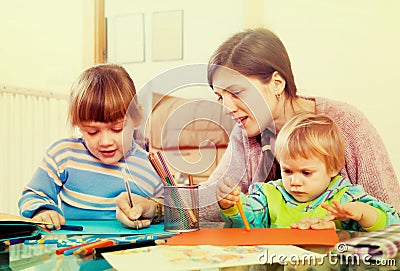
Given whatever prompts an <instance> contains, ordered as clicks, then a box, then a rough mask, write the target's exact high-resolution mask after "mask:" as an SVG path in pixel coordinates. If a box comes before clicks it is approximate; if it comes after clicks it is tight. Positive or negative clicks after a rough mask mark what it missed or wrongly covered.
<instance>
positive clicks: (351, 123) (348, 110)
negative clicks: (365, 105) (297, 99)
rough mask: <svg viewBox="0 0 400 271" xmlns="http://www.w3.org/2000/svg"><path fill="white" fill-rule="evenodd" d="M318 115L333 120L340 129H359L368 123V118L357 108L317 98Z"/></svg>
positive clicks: (344, 103)
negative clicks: (358, 127)
mask: <svg viewBox="0 0 400 271" xmlns="http://www.w3.org/2000/svg"><path fill="white" fill-rule="evenodd" d="M315 108H316V113H317V114H324V115H326V116H328V117H330V118H331V119H333V120H334V121H335V122H336V123H337V124H338V125H339V126H340V127H353V128H355V127H357V126H359V125H360V124H361V123H365V122H368V119H367V118H366V116H365V115H364V114H363V113H362V112H361V111H360V110H359V109H358V108H357V107H355V106H353V105H351V104H348V103H346V102H342V101H337V100H331V99H327V98H321V97H316V98H315Z"/></svg>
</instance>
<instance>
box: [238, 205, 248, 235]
mask: <svg viewBox="0 0 400 271" xmlns="http://www.w3.org/2000/svg"><path fill="white" fill-rule="evenodd" d="M236 206H237V208H238V209H239V213H240V216H241V217H242V220H243V224H244V227H245V228H246V231H249V230H250V225H249V222H248V221H247V218H246V216H245V214H244V211H243V208H242V204H240V202H239V201H238V202H236Z"/></svg>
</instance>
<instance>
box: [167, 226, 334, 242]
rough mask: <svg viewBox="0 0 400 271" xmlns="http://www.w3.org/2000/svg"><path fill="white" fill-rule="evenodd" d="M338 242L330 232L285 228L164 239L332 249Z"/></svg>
mask: <svg viewBox="0 0 400 271" xmlns="http://www.w3.org/2000/svg"><path fill="white" fill-rule="evenodd" d="M337 243H339V238H338V237H337V235H336V231H335V230H334V229H324V230H312V229H310V230H299V229H286V228H267V229H266V228H252V229H250V231H246V230H245V229H243V228H212V229H200V230H198V231H193V232H184V233H181V234H177V235H175V236H173V237H171V238H170V239H168V241H167V244H168V245H185V246H191V245H193V246H195V245H215V246H254V245H319V246H334V245H336V244H337Z"/></svg>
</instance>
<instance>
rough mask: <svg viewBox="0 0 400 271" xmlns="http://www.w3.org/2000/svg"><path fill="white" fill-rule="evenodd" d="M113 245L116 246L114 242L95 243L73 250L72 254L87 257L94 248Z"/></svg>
mask: <svg viewBox="0 0 400 271" xmlns="http://www.w3.org/2000/svg"><path fill="white" fill-rule="evenodd" d="M115 244H116V242H115V241H111V240H107V239H105V240H103V241H100V242H95V243H92V244H88V245H86V246H82V247H80V248H79V249H78V250H75V251H74V252H73V253H72V254H74V255H76V254H80V255H88V254H91V253H92V252H93V250H94V249H95V248H99V247H105V246H113V245H115Z"/></svg>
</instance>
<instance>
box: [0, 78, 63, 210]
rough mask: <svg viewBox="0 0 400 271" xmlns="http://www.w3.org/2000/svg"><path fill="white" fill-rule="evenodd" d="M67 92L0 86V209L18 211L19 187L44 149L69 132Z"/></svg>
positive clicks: (33, 169)
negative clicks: (63, 93) (65, 93)
mask: <svg viewBox="0 0 400 271" xmlns="http://www.w3.org/2000/svg"><path fill="white" fill-rule="evenodd" d="M67 107H68V96H67V95H60V94H55V93H50V92H44V91H35V90H30V89H23V88H16V87H9V86H0V127H1V129H0V144H1V155H0V212H2V213H10V214H18V206H17V203H18V199H19V197H20V195H21V192H22V190H23V187H24V186H25V185H26V184H27V183H28V182H29V180H30V179H31V177H32V175H33V173H34V171H35V169H36V168H37V167H38V166H39V164H40V162H41V160H42V158H43V155H44V153H45V150H46V149H47V148H48V147H49V146H50V145H51V144H52V143H53V142H54V141H55V140H57V139H59V138H63V137H66V136H68V135H69V134H71V131H70V129H69V128H68V125H67Z"/></svg>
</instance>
